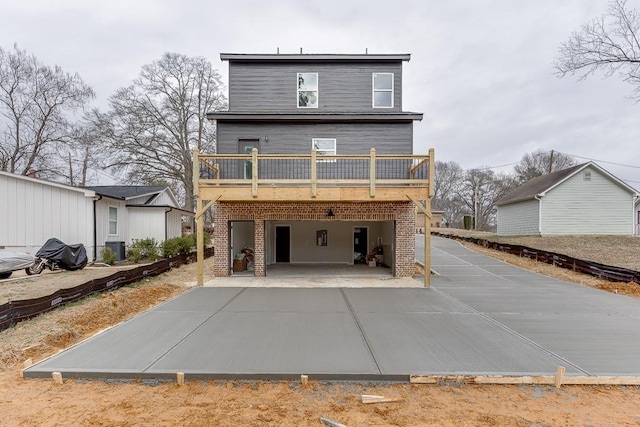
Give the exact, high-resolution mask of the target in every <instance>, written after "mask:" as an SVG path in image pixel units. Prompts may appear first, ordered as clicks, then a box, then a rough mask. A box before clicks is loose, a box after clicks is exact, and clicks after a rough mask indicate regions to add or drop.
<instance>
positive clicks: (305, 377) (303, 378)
mask: <svg viewBox="0 0 640 427" xmlns="http://www.w3.org/2000/svg"><path fill="white" fill-rule="evenodd" d="M300 382H301V383H302V385H307V383H308V382H309V375H300Z"/></svg>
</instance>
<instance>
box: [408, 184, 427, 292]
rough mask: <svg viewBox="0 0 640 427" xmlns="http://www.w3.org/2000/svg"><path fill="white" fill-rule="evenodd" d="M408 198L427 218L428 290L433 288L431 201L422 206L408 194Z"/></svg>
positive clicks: (425, 230) (425, 235)
mask: <svg viewBox="0 0 640 427" xmlns="http://www.w3.org/2000/svg"><path fill="white" fill-rule="evenodd" d="M406 196H407V198H408V199H409V200H411V201H412V202H413V204H414V205H416V206H417V207H418V209H419V210H420V212H422V213H423V214H424V216H425V217H426V218H425V220H424V287H425V288H428V287H430V286H431V240H430V237H431V200H430V199H427V200H425V201H424V206H422V203H420V202H419V201H417V200H415V199H414V198H413V197H411V196H410V195H408V194H406Z"/></svg>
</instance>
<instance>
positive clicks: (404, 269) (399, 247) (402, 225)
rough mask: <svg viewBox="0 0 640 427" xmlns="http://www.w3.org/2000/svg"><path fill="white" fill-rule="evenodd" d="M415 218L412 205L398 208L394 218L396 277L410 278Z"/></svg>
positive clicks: (412, 264) (413, 249) (412, 270)
mask: <svg viewBox="0 0 640 427" xmlns="http://www.w3.org/2000/svg"><path fill="white" fill-rule="evenodd" d="M415 232H416V216H415V213H414V209H413V205H411V204H405V206H402V207H398V210H397V217H396V254H395V257H396V259H395V266H396V271H395V275H396V277H412V276H413V274H414V272H415V264H416V261H415V259H416V239H415Z"/></svg>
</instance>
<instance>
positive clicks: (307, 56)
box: [220, 53, 411, 62]
mask: <svg viewBox="0 0 640 427" xmlns="http://www.w3.org/2000/svg"><path fill="white" fill-rule="evenodd" d="M410 59H411V55H410V54H408V53H404V54H368V53H362V54H337V53H294V54H292V53H257V54H256V53H221V54H220V60H221V61H244V62H253V61H255V62H258V61H285V62H291V61H296V62H297V61H335V62H341V61H344V62H353V61H358V62H370V61H371V62H380V61H407V62H409V60H410Z"/></svg>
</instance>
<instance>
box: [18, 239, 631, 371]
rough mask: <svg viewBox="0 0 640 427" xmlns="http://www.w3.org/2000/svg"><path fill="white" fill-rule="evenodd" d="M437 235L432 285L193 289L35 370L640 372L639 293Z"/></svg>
mask: <svg viewBox="0 0 640 427" xmlns="http://www.w3.org/2000/svg"><path fill="white" fill-rule="evenodd" d="M418 242H419V240H418V239H417V241H416V245H418ZM433 244H434V253H436V254H437V257H438V262H439V263H440V268H439V269H440V270H441V271H442V272H445V273H446V275H441V276H435V277H433V280H432V286H431V288H429V289H424V288H422V287H421V286H422V283H420V282H418V281H415V280H413V282H412V284H411V286H408V287H396V288H391V287H392V286H394V285H393V284H394V282H393V281H392V280H388V281H387V282H388V283H389V284H390V286H389V287H371V288H366V289H365V288H362V284H363V283H365V282H362V281H361V280H362V278H357V277H356V278H353V277H351V278H341V277H333V278H331V282H330V283H315V284H313V285H311V286H310V287H308V282H312V281H313V280H315V279H314V278H310V279H309V280H307V281H306V280H305V279H301V278H282V279H280V278H279V279H277V280H284V282H283V283H286V286H289V287H288V288H273V287H271V288H264V286H273V285H274V282H273V281H272V282H270V283H269V284H264V283H260V284H258V285H255V287H250V286H241V287H227V286H230V285H224V286H217V287H204V288H194V289H192V290H190V291H189V292H187V293H186V294H184V295H181V296H180V297H178V298H175V299H173V300H171V301H169V302H167V303H164V304H162V305H160V306H158V307H156V308H154V309H152V310H150V311H149V312H147V313H144V314H142V315H140V316H137V317H136V318H134V319H132V320H131V321H128V322H125V323H123V324H122V325H119V326H117V327H114V328H112V329H110V330H108V331H106V332H104V333H102V334H99V335H97V336H95V337H93V338H91V339H90V340H87V341H86V342H84V343H82V344H80V345H77V346H75V347H72V348H70V349H68V350H66V351H64V352H62V353H60V354H58V355H56V356H54V357H52V358H50V359H48V360H45V361H43V362H41V363H38V364H36V365H34V366H32V367H30V368H28V369H26V370H25V372H24V376H25V377H27V378H31V377H49V378H50V376H51V372H54V371H59V372H61V373H62V374H63V377H71V376H75V377H88V378H145V377H146V378H161V379H162V378H175V373H176V372H185V373H187V374H188V375H189V377H191V378H196V377H200V378H266V379H277V378H292V379H293V378H299V375H301V374H307V375H311V376H312V378H313V377H316V378H318V379H322V378H326V379H350V380H358V379H361V380H407V379H408V376H409V375H411V374H469V375H517V376H525V375H541V374H545V375H553V374H554V373H555V370H556V367H557V366H558V365H563V366H565V367H566V368H567V375H633V376H636V375H640V362H639V361H640V328H638V325H639V324H640V301H638V300H634V299H631V298H627V297H624V296H621V295H615V294H610V293H605V292H601V291H598V290H595V289H591V288H586V287H581V286H578V285H573V284H568V283H564V282H561V281H557V280H554V279H551V278H547V277H544V276H540V275H537V274H535V273H529V272H526V271H524V270H520V269H514V268H511V267H510V266H508V265H506V264H503V263H500V262H499V261H498V262H497V263H496V261H495V260H493V261H491V260H486V259H483V258H482V256H481V255H478V254H476V253H474V252H472V251H469V250H468V249H466V248H464V247H462V246H461V245H459V244H458V243H457V242H454V241H446V239H438V238H434V239H433ZM418 253H420V248H419V247H418ZM446 257H449V259H446ZM467 260H469V262H473V264H470V263H469V262H467ZM236 279H237V278H236ZM249 279H253V278H249ZM240 280H244V278H242V279H240ZM350 280H354V281H355V282H350ZM366 280H374V281H376V282H375V283H377V285H376V286H380V283H384V282H382V281H381V279H380V278H366ZM334 281H335V282H334ZM235 283H240V282H235ZM277 283H280V282H277ZM341 283H342V284H345V283H346V284H347V286H340V284H341ZM352 283H358V284H359V286H354V287H348V285H349V284H352ZM413 283H415V287H413ZM296 284H297V286H298V288H293V286H296ZM300 286H303V287H300ZM316 286H318V287H319V286H322V287H327V288H325V289H316ZM335 286H340V287H341V289H337V288H335ZM331 287H334V288H331ZM358 287H360V288H358Z"/></svg>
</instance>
